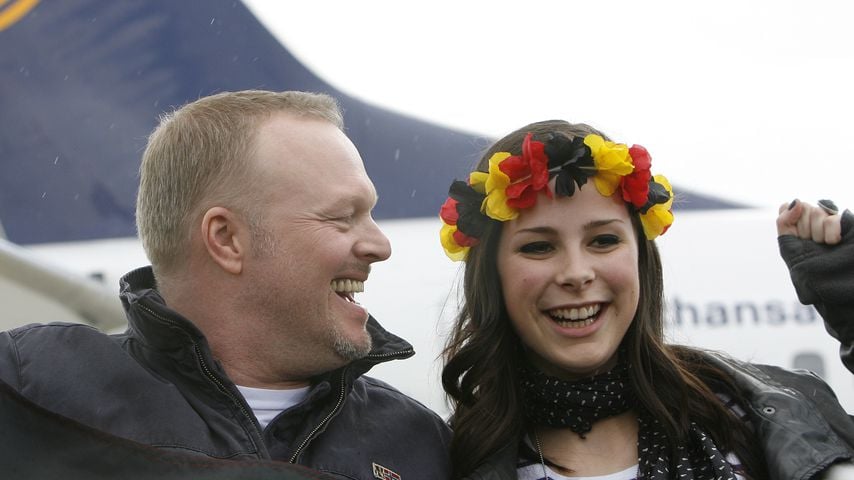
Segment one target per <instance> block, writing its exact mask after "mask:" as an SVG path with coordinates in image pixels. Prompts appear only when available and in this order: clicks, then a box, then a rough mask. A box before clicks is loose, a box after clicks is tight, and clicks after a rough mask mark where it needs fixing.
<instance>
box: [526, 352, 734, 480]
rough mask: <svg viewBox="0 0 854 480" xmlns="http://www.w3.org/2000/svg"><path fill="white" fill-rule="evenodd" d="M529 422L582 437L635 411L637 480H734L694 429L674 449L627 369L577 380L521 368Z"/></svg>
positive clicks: (693, 426) (727, 466)
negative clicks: (600, 422) (638, 396)
mask: <svg viewBox="0 0 854 480" xmlns="http://www.w3.org/2000/svg"><path fill="white" fill-rule="evenodd" d="M519 373H520V379H521V386H522V394H523V397H524V400H525V404H524V407H523V409H524V413H525V419H526V420H527V422H528V424H529V425H532V426H548V427H558V428H561V427H562V428H569V429H570V430H572V431H573V432H575V433H577V434H578V435H579V436H580V437H581V438H584V435H585V434H586V433H587V432H589V431H590V430H591V429H592V428H593V424H594V423H596V421H598V420H601V419H603V418H607V417H611V416H614V415H618V414H620V413H623V412H625V411H627V410H629V409H631V408H634V409H635V410H636V411H637V413H638V423H639V432H638V465H639V466H638V479H639V480H640V479H644V480H670V479H678V480H735V479H736V476H735V473H734V472H733V470H732V467H731V466H730V464H729V463H728V462H727V461H726V458H725V456H724V454H723V453H722V452H721V451H720V450H718V448H717V446H716V445H715V443H714V441H713V440H712V438H711V437H710V436H708V435H707V434H706V433H705V432H703V430H702V429H701V428H700V427H699V426H698V425H696V424H694V423H692V424H691V431H690V438H689V440H688V442H687V444H682V445H673V444H672V442H671V441H670V439H669V438H668V437H667V435H666V434H665V432H664V429H663V428H661V424H660V423H659V422H658V420H656V419H655V418H653V417H652V415H650V414H649V412H647V411H646V409H644V408H643V407H642V406H641V405H640V403H639V402H638V401H637V399H636V396H635V393H634V391H633V389H632V387H631V384H630V382H629V368H628V367H627V366H626V365H625V363H623V362H621V363H620V364H618V365H617V366H616V367H614V368H613V369H612V370H611V371H610V372H607V373H603V374H600V375H595V376H593V377H590V378H585V379H581V380H577V381H566V380H561V379H559V378H555V377H550V376H548V375H546V374H544V373H542V372H540V371H539V370H536V369H534V368H532V367H523V368H521V369H520V372H519Z"/></svg>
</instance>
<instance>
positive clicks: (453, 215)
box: [439, 197, 460, 225]
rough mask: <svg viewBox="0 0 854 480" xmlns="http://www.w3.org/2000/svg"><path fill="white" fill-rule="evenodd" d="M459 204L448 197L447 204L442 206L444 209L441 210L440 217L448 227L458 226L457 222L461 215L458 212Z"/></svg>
mask: <svg viewBox="0 0 854 480" xmlns="http://www.w3.org/2000/svg"><path fill="white" fill-rule="evenodd" d="M457 203H459V202H457V201H456V200H454V199H453V198H451V197H448V199H447V200H445V203H443V204H442V208H440V209H439V217H440V218H441V219H442V221H443V222H445V223H447V224H448V225H456V224H457V220H458V219H459V218H460V214H459V212H457Z"/></svg>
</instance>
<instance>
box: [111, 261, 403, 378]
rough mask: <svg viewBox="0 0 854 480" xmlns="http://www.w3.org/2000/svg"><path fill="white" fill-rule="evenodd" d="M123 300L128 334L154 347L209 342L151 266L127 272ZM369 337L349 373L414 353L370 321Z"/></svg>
mask: <svg viewBox="0 0 854 480" xmlns="http://www.w3.org/2000/svg"><path fill="white" fill-rule="evenodd" d="M120 286H121V293H120V296H121V300H122V304H123V306H124V308H125V313H126V315H127V319H128V329H129V334H130V335H131V336H133V337H135V338H138V339H139V340H140V341H142V342H143V343H145V344H146V345H149V346H151V347H154V348H157V349H162V350H170V349H174V348H180V347H184V346H189V345H192V344H195V343H207V342H206V340H205V337H204V334H202V332H201V330H199V329H198V327H196V326H195V325H194V324H193V322H192V321H191V320H190V319H188V318H186V317H184V316H183V315H181V314H180V313H178V312H176V311H174V310H172V309H171V308H169V306H167V305H166V302H165V301H164V300H163V297H162V296H161V295H160V292H158V291H157V282H156V280H155V278H154V272H153V270H152V268H151V267H150V266H148V267H142V268H138V269H136V270H133V271H131V272H129V273H127V274H126V275H125V276H124V277H122V279H121V281H120ZM367 329H368V334H369V335H370V336H371V341H372V344H373V347H372V348H371V352H370V353H369V354H368V355H367V356H366V357H364V358H361V359H359V360H355V361H353V362H351V363H350V364H349V365H348V366H347V369H348V371H349V373H350V374H353V375H356V376H358V375H361V374H363V373H365V372H367V371H368V370H370V369H371V368H372V367H373V366H374V365H377V364H380V363H384V362H387V361H390V360H399V359H404V358H409V357H411V356H412V355H414V354H415V351H414V350H413V348H412V345H411V344H410V343H409V342H407V341H406V340H404V339H402V338H400V337H398V336H397V335H394V334H392V333H390V332H388V331H387V330H385V329H384V328H383V327H382V326H381V325H380V324H379V323H378V322H377V321H376V319H374V318H373V317H369V318H368V325H367Z"/></svg>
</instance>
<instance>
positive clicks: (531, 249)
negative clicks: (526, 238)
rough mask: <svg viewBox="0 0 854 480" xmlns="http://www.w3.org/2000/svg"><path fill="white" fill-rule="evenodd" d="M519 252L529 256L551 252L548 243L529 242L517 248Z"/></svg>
mask: <svg viewBox="0 0 854 480" xmlns="http://www.w3.org/2000/svg"><path fill="white" fill-rule="evenodd" d="M519 251H520V252H522V253H529V254H538V253H548V252H550V251H552V245H551V244H550V243H549V242H531V243H526V244H524V245H522V246H521V247H519Z"/></svg>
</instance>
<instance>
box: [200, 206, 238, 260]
mask: <svg viewBox="0 0 854 480" xmlns="http://www.w3.org/2000/svg"><path fill="white" fill-rule="evenodd" d="M201 228H202V231H201V234H202V241H203V242H204V245H205V249H206V250H207V253H208V256H209V257H210V258H211V260H213V262H214V263H216V264H217V265H219V267H220V268H222V269H223V270H225V271H226V272H228V273H231V274H233V275H239V274H240V273H241V272H242V271H243V260H244V258H245V256H246V253H247V252H246V250H245V249H246V247H247V245H248V243H247V239H248V236H249V229H248V226H247V225H246V223H245V222H244V221H243V219H242V218H241V217H240V216H239V215H237V214H235V213H234V212H233V211H231V210H229V209H227V208H224V207H211V208H210V209H208V211H206V212H205V215H204V217H202V225H201Z"/></svg>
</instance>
